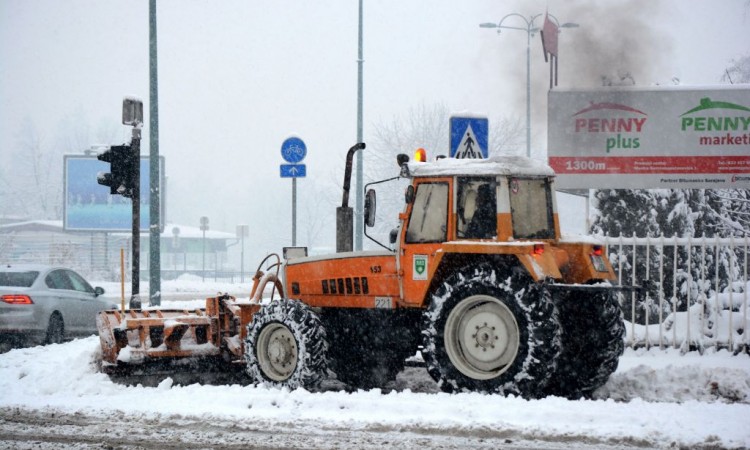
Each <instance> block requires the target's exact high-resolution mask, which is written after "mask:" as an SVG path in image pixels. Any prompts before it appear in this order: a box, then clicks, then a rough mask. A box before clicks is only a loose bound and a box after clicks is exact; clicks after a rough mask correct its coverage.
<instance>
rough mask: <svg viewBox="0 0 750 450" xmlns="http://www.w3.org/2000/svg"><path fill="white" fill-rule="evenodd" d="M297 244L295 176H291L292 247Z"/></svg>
mask: <svg viewBox="0 0 750 450" xmlns="http://www.w3.org/2000/svg"><path fill="white" fill-rule="evenodd" d="M296 246H297V178H292V247H296Z"/></svg>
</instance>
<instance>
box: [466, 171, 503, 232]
mask: <svg viewBox="0 0 750 450" xmlns="http://www.w3.org/2000/svg"><path fill="white" fill-rule="evenodd" d="M496 186H497V183H496V182H495V180H494V179H492V178H459V179H458V199H457V201H458V205H457V212H458V214H457V215H456V220H457V222H456V231H457V233H458V237H459V238H466V239H494V238H495V237H496V236H497V201H496V195H495V191H496Z"/></svg>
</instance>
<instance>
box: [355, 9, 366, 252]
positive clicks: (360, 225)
mask: <svg viewBox="0 0 750 450" xmlns="http://www.w3.org/2000/svg"><path fill="white" fill-rule="evenodd" d="M364 62H365V60H364V59H363V56H362V0H359V33H358V45H357V142H362V91H363V89H362V78H363V67H362V66H363V65H364ZM363 162H364V159H363V157H362V152H359V153H357V195H356V210H357V218H356V226H355V230H356V231H355V232H354V249H355V250H357V251H359V250H362V234H363V232H364V222H363V217H362V211H363V209H364V206H363V205H364V199H363V198H362V185H363V183H364V173H363V172H364V170H363V168H362V164H363Z"/></svg>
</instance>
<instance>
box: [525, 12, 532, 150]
mask: <svg viewBox="0 0 750 450" xmlns="http://www.w3.org/2000/svg"><path fill="white" fill-rule="evenodd" d="M526 157H527V158H531V22H529V25H528V29H527V31H526Z"/></svg>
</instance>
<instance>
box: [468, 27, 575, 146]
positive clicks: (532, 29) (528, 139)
mask: <svg viewBox="0 0 750 450" xmlns="http://www.w3.org/2000/svg"><path fill="white" fill-rule="evenodd" d="M541 15H542V14H536V15H534V16H531V17H529V18H528V19H527V18H526V17H524V16H522V15H521V14H518V13H511V14H508V15H506V16H505V17H503V18H502V19H500V22H499V23H492V22H486V23H480V24H479V26H480V27H481V28H497V29H498V30H497V32H498V33H500V32H501V31H502V29H503V28H504V29H506V30H520V31H525V32H526V157H527V158H531V38H532V37H533V36H534V33H536V32H537V31H539V28H537V27H535V26H534V20H535V19H536V18H537V17H539V16H541ZM548 16H549V18H550V19H552V20H553V21H554V22H555V25H557V26H558V28H577V27H578V24H577V23H571V22H567V23H564V24H562V25H560V22H558V20H557V18H556V17H555V16H553V15H552V14H548ZM509 17H520V18H521V20H523V23H524V24H526V27H520V26H515V27H514V26H508V25H503V22H505V19H508V18H509Z"/></svg>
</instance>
